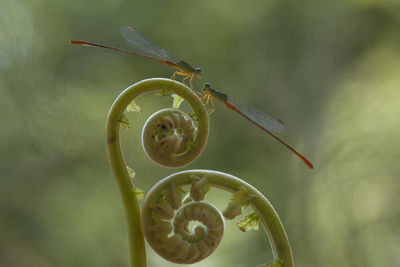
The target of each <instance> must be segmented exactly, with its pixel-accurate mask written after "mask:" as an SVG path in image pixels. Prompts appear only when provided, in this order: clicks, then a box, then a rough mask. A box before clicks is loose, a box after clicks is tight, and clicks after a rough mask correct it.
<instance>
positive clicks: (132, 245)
mask: <svg viewBox="0 0 400 267" xmlns="http://www.w3.org/2000/svg"><path fill="white" fill-rule="evenodd" d="M152 90H161V91H165V92H173V93H175V94H178V95H180V96H181V97H183V98H184V99H185V100H186V101H187V102H188V103H189V104H190V105H191V106H192V108H193V110H194V112H195V113H196V114H197V116H199V128H206V129H207V130H206V131H200V132H199V134H198V136H197V138H196V141H195V143H194V146H199V147H204V144H205V142H206V140H207V136H208V119H204V118H205V117H206V116H207V113H206V111H205V109H204V107H203V105H202V104H201V102H200V100H199V99H198V97H197V96H196V95H195V94H194V93H193V92H192V91H191V90H190V89H189V88H188V87H186V86H184V85H183V84H181V83H179V82H176V81H172V80H169V79H162V78H155V79H147V80H143V81H140V82H138V83H136V84H133V85H131V86H129V87H128V88H127V89H125V90H124V91H123V92H122V93H121V94H120V95H119V96H118V98H117V99H116V100H115V102H114V103H113V105H112V107H111V109H110V112H109V114H108V117H107V123H106V136H107V150H108V157H109V160H110V163H111V167H112V169H113V171H114V175H115V178H116V179H117V183H118V187H119V190H120V193H121V198H122V202H123V204H124V208H125V213H126V220H127V228H128V235H129V251H130V266H131V267H145V266H146V251H145V245H144V237H143V229H142V225H141V219H140V208H139V203H138V200H137V197H136V195H135V194H134V191H133V189H134V187H133V184H132V182H131V179H130V177H129V175H128V172H127V168H126V167H127V166H126V164H125V160H124V157H123V154H122V150H121V145H120V140H119V128H120V122H119V121H120V119H121V117H122V114H123V112H124V111H125V109H126V107H127V106H128V104H129V103H130V102H131V101H132V100H133V99H134V98H135V97H137V96H138V95H140V94H143V93H145V92H148V91H152ZM193 153H194V152H193ZM190 154H191V153H190V152H189V153H187V155H185V157H190V156H192V155H190Z"/></svg>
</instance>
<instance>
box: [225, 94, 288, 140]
mask: <svg viewBox="0 0 400 267" xmlns="http://www.w3.org/2000/svg"><path fill="white" fill-rule="evenodd" d="M226 102H227V104H229V105H231V106H232V107H234V108H236V110H237V111H238V112H239V113H241V115H243V116H244V117H246V118H247V119H248V120H250V121H251V122H253V123H254V124H257V125H258V126H260V127H261V128H264V129H265V130H267V131H272V132H276V133H283V132H284V131H285V125H284V124H283V122H282V121H280V120H278V119H276V118H274V117H272V116H271V115H268V114H266V113H265V112H262V111H260V110H257V109H254V108H251V107H248V106H246V105H245V104H242V103H241V102H239V101H237V100H235V99H233V98H231V97H229V96H228V97H227V100H226Z"/></svg>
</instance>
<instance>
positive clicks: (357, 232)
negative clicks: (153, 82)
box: [0, 0, 400, 267]
mask: <svg viewBox="0 0 400 267" xmlns="http://www.w3.org/2000/svg"><path fill="white" fill-rule="evenodd" d="M0 6H1V8H0V90H1V91H0V94H1V95H0V109H1V114H2V117H3V119H2V126H1V127H0V128H1V130H0V135H1V138H0V168H1V179H0V266H2V267H3V266H4V267H9V266H18V267H19V266H33V267H35V266H44V267H47V266H49V267H50V266H57V267H63V266H68V267H69V266H97V267H102V266H128V241H127V236H126V228H125V219H124V212H123V209H122V203H121V200H120V195H119V192H118V189H117V185H116V182H115V179H114V177H113V175H112V172H111V169H110V167H109V165H108V160H107V156H106V147H105V131H104V126H105V119H106V115H107V113H108V109H109V107H110V106H111V104H112V102H113V101H114V99H115V98H116V97H117V95H118V94H119V93H120V92H121V91H122V90H123V89H124V88H126V87H128V86H129V85H130V84H132V83H135V82H137V81H140V80H142V79H145V78H150V77H170V76H171V75H172V73H173V69H171V68H169V67H167V66H164V65H162V64H158V63H155V62H151V61H147V60H145V59H142V58H138V57H134V56H128V55H125V54H119V53H115V52H112V51H107V50H102V49H93V48H85V47H79V46H71V45H69V44H68V42H69V40H70V39H82V40H87V41H93V42H99V43H103V44H109V45H115V46H119V47H123V48H125V47H126V44H125V41H124V40H123V38H122V37H121V36H120V33H119V29H120V27H121V26H124V25H132V26H135V27H137V28H139V29H140V30H141V31H142V32H144V33H145V34H146V35H147V36H149V37H151V38H152V39H153V40H154V41H155V42H156V43H157V44H159V45H160V46H161V47H163V48H165V49H167V50H168V51H170V52H171V53H172V54H173V55H175V56H177V57H179V58H181V59H183V60H185V61H187V62H190V63H191V64H192V65H193V66H194V67H201V68H202V69H203V72H204V74H205V78H203V79H202V80H199V79H197V78H196V79H195V86H196V88H200V87H201V85H202V83H203V82H206V81H209V82H211V83H212V84H213V87H214V88H215V89H218V90H221V91H224V92H226V93H227V94H229V95H230V96H232V97H234V98H236V99H238V100H241V101H242V102H244V103H247V104H248V105H249V106H253V107H256V108H258V109H261V110H264V111H266V112H268V113H270V114H274V115H275V116H276V117H278V118H280V119H281V120H283V121H284V122H285V123H286V126H287V131H286V133H285V135H283V136H282V138H283V139H284V140H285V141H287V142H288V143H289V144H291V145H293V146H294V147H295V148H296V149H298V151H299V152H301V153H304V154H305V155H306V156H307V157H308V158H309V159H310V160H311V161H312V162H313V163H314V165H315V169H314V170H312V171H311V170H309V169H308V168H307V167H306V166H305V165H304V164H303V163H302V162H301V161H300V160H298V158H296V157H295V156H294V155H293V154H291V153H290V152H289V151H287V150H286V149H285V148H284V147H283V146H281V145H280V144H278V143H277V142H276V141H274V140H273V139H272V138H270V137H269V136H268V135H266V134H265V133H264V132H262V131H260V130H259V129H257V127H254V126H253V125H251V124H250V123H248V122H247V121H246V120H244V119H243V118H242V117H240V116H238V115H237V114H235V113H234V112H231V111H230V110H227V109H226V108H225V107H224V106H223V105H220V104H217V112H216V113H215V114H214V115H213V116H212V117H211V132H210V138H209V142H208V146H207V147H206V149H205V151H204V152H203V154H202V155H201V156H200V158H199V159H198V160H197V161H196V162H195V163H193V164H191V165H189V166H187V167H185V168H182V169H192V168H202V169H215V170H219V171H223V172H227V173H230V174H232V175H235V176H237V177H240V178H242V179H244V180H246V181H247V182H249V183H250V184H252V185H253V186H255V187H256V188H258V189H259V190H260V191H261V192H263V193H264V194H265V195H266V196H267V198H268V199H269V200H270V201H271V203H272V204H273V205H274V206H275V208H276V210H277V211H278V213H279V214H280V217H281V219H282V221H283V223H284V225H285V227H286V231H287V233H288V236H289V240H290V242H291V245H292V248H293V253H294V259H295V262H296V265H297V266H328V267H329V266H398V265H399V262H400V254H399V251H400V223H399V222H400V207H399V206H400V205H399V201H398V195H399V193H400V182H399V178H400V177H399V176H400V164H399V163H398V160H399V158H400V141H399V140H400V138H399V136H400V126H399V125H400V90H399V87H400V2H399V1H398V0H386V1H385V0H382V1H378V0H375V1H374V0H348V1H345V0H341V1H319V0H308V1H294V0H289V1H275V0H271V1H264V0H253V1H239V0H230V1H225V0H220V1H212V0H204V1H176V0H174V1H153V0H148V1H125V0H107V1H92V0H81V1H73V0H71V1H67V0H54V1H48V0H16V1H14V0H1V1H0ZM163 103H164V102H163ZM138 104H140V105H141V106H142V107H143V108H144V109H145V111H144V116H143V117H140V116H139V115H138V114H131V115H130V117H129V118H130V120H131V122H135V123H132V127H131V129H130V130H129V131H123V133H122V139H123V145H124V149H125V154H126V158H127V163H128V165H130V166H131V167H132V168H134V169H135V170H136V173H137V176H136V182H137V185H138V186H139V187H140V188H142V189H143V190H145V192H147V191H148V190H149V189H150V187H151V186H152V185H153V184H155V183H156V182H157V181H159V180H160V179H162V178H163V177H166V176H167V175H169V174H172V173H173V172H175V171H176V170H172V169H167V168H162V167H160V166H158V165H155V164H154V163H152V162H151V161H150V160H149V159H148V158H147V157H146V156H145V154H144V153H143V151H142V148H141V144H140V132H141V127H142V124H143V123H144V121H145V119H146V118H147V117H148V116H149V115H150V114H151V111H152V110H155V109H158V107H160V101H159V100H158V99H157V98H155V97H150V96H149V97H145V98H142V99H140V100H139V101H138ZM169 104H170V102H169ZM182 169H181V170H182ZM227 198H228V195H225V194H223V195H222V196H220V195H217V196H216V197H215V201H216V203H217V205H220V203H222V202H223V201H226V199H227ZM221 206H222V207H223V206H224V204H221ZM236 221H237V220H236ZM226 227H227V229H226V234H225V238H224V240H223V241H222V243H221V245H220V247H219V248H218V249H217V251H216V252H215V253H214V254H213V255H211V257H209V258H208V259H206V260H205V261H203V262H201V263H198V264H196V265H195V266H237V267H239V266H257V265H258V264H262V263H266V262H269V261H271V260H272V255H271V253H270V252H269V251H270V249H269V244H268V241H267V238H266V235H265V234H264V233H263V231H262V230H260V231H258V232H251V233H246V234H243V233H241V232H240V231H238V230H237V229H236V228H235V226H234V223H233V222H231V221H228V222H227V223H226ZM148 264H149V266H172V265H170V264H169V263H167V262H166V261H165V260H163V259H162V258H160V257H158V256H157V255H155V254H154V253H153V252H151V251H150V250H148Z"/></svg>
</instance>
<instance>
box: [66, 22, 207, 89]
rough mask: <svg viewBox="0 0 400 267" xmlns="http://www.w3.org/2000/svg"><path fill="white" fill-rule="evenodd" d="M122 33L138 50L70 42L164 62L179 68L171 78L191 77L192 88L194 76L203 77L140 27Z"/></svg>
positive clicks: (75, 41) (75, 42)
mask: <svg viewBox="0 0 400 267" xmlns="http://www.w3.org/2000/svg"><path fill="white" fill-rule="evenodd" d="M121 34H122V36H123V37H124V38H125V40H126V41H127V43H128V45H129V46H131V47H132V48H134V49H135V50H136V52H135V51H130V50H125V49H121V48H117V47H112V46H108V45H102V44H96V43H90V42H86V41H80V40H71V41H70V44H77V45H83V46H90V47H98V48H106V49H111V50H115V51H119V52H123V53H127V54H131V55H136V56H140V57H143V58H147V59H150V60H153V61H157V62H160V63H163V64H165V65H168V66H171V67H173V68H175V69H177V71H175V73H174V74H173V75H172V77H171V79H175V77H176V76H183V82H185V81H186V80H187V79H189V83H190V87H191V88H192V89H193V79H194V77H195V76H198V77H199V78H201V77H203V74H202V72H201V69H200V68H193V67H192V66H190V65H189V63H186V62H185V61H183V60H180V59H177V58H176V57H174V56H172V55H171V54H170V53H169V52H168V51H166V50H164V49H162V48H160V47H158V46H157V45H156V44H155V43H154V42H153V41H152V40H150V39H149V38H147V37H146V36H145V35H144V34H143V33H141V32H140V31H139V30H138V29H135V28H132V27H130V26H124V27H122V28H121Z"/></svg>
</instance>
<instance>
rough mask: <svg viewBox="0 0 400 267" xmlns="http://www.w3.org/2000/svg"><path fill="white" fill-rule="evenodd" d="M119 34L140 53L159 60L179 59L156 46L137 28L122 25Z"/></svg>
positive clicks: (174, 60)
mask: <svg viewBox="0 0 400 267" xmlns="http://www.w3.org/2000/svg"><path fill="white" fill-rule="evenodd" d="M121 34H122V36H123V37H124V38H125V40H126V42H127V43H128V45H129V46H130V47H132V48H134V49H136V50H138V51H140V53H142V54H144V55H147V56H151V57H154V58H157V59H161V60H168V61H172V62H174V63H177V62H179V61H180V60H179V59H177V58H175V57H173V56H171V55H170V53H169V52H168V51H167V50H165V49H162V48H160V47H158V46H157V45H156V44H155V43H154V42H153V41H152V40H150V39H149V38H148V37H146V36H145V35H144V34H143V33H142V32H140V31H139V30H138V29H135V28H132V27H130V26H124V27H122V28H121Z"/></svg>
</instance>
